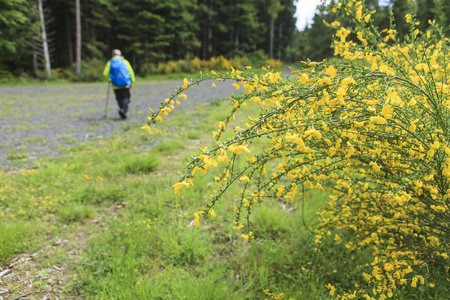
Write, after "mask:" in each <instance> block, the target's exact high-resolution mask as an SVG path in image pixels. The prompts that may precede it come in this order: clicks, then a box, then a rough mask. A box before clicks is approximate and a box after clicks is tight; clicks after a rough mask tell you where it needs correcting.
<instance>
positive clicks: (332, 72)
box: [325, 66, 337, 78]
mask: <svg viewBox="0 0 450 300" xmlns="http://www.w3.org/2000/svg"><path fill="white" fill-rule="evenodd" d="M325 73H326V74H328V76H330V77H331V78H334V77H336V74H337V70H336V68H335V67H333V66H329V67H328V68H326V70H325Z"/></svg>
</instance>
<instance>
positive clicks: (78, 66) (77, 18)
mask: <svg viewBox="0 0 450 300" xmlns="http://www.w3.org/2000/svg"><path fill="white" fill-rule="evenodd" d="M75 23H76V26H75V27H76V45H75V47H76V49H75V56H76V57H75V63H76V70H75V71H76V73H77V74H78V75H79V74H80V73H81V14H80V0H75Z"/></svg>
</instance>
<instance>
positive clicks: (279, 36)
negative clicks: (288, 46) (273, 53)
mask: <svg viewBox="0 0 450 300" xmlns="http://www.w3.org/2000/svg"><path fill="white" fill-rule="evenodd" d="M282 37H283V19H282V18H280V28H279V30H278V59H279V60H281V38H282Z"/></svg>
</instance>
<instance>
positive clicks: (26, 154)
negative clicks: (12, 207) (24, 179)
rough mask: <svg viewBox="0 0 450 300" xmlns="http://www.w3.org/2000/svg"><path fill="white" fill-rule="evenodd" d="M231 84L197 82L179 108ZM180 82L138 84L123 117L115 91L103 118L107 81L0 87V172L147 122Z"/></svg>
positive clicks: (224, 93)
mask: <svg viewBox="0 0 450 300" xmlns="http://www.w3.org/2000/svg"><path fill="white" fill-rule="evenodd" d="M231 84H232V82H220V83H218V82H216V85H217V88H216V89H212V87H211V83H210V82H204V83H202V84H200V85H199V86H194V87H192V88H191V89H190V90H189V91H188V92H186V94H187V95H188V99H187V100H186V101H182V102H185V103H182V106H181V108H182V109H189V107H191V108H192V107H193V105H195V104H202V103H205V102H206V101H208V100H212V99H218V98H222V97H229V96H230V95H231V93H232V92H233V91H234V92H236V90H235V89H234V87H232V86H231ZM177 85H179V86H181V85H183V81H182V80H166V81H158V82H138V83H136V84H135V85H134V86H133V88H132V90H131V105H130V110H129V114H128V119H127V120H125V121H124V120H121V119H120V117H119V115H118V108H117V103H116V100H115V97H114V92H113V91H112V90H111V91H110V94H109V101H108V110H107V118H106V119H105V118H104V115H105V103H106V95H107V84H106V83H93V84H68V85H45V86H27V87H0V105H1V107H2V109H1V110H0V132H1V134H0V171H1V170H2V169H3V170H14V169H16V168H18V167H15V166H14V163H12V162H13V161H17V160H21V158H22V157H23V158H27V160H29V161H33V160H36V159H37V158H38V157H40V156H57V155H58V154H59V149H60V148H61V146H69V145H70V146H73V145H75V144H77V143H79V142H83V141H87V140H90V139H93V138H103V137H106V136H108V135H111V134H113V133H114V132H115V131H116V129H119V128H124V126H130V125H132V126H138V125H143V124H144V123H145V122H146V118H147V116H148V108H149V107H151V108H152V109H154V110H155V109H157V108H159V103H160V102H161V101H163V100H164V99H165V98H166V97H167V94H168V93H172V92H173V91H175V89H176V87H177ZM21 167H23V165H22V166H21ZM25 167H26V165H25Z"/></svg>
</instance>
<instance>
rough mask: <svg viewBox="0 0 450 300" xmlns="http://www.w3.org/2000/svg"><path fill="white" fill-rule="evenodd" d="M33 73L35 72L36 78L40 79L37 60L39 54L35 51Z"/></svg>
mask: <svg viewBox="0 0 450 300" xmlns="http://www.w3.org/2000/svg"><path fill="white" fill-rule="evenodd" d="M33 71H34V77H38V59H37V52H36V50H34V49H33Z"/></svg>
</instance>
